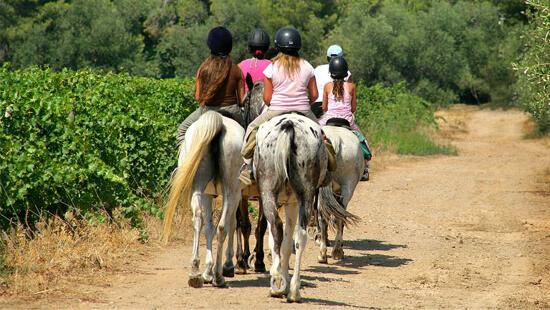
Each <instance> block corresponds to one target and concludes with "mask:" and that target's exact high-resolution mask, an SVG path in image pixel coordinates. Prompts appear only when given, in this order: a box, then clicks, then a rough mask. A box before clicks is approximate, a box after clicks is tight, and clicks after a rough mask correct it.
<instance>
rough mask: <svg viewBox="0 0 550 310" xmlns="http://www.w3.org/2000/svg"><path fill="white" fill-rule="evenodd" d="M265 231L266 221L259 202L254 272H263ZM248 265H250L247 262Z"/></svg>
mask: <svg viewBox="0 0 550 310" xmlns="http://www.w3.org/2000/svg"><path fill="white" fill-rule="evenodd" d="M266 230H267V219H266V218H265V215H264V211H263V206H262V202H261V200H260V210H259V211H258V226H256V231H255V236H256V246H255V247H254V256H255V260H254V271H256V272H265V271H266V269H265V263H264V235H265V232H266ZM249 264H250V265H252V263H251V262H250V261H249Z"/></svg>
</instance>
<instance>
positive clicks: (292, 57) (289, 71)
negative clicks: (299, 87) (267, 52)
mask: <svg viewBox="0 0 550 310" xmlns="http://www.w3.org/2000/svg"><path fill="white" fill-rule="evenodd" d="M300 60H301V59H300V56H299V55H298V53H297V52H296V53H293V54H287V53H283V52H279V54H277V56H276V57H275V58H273V60H272V61H273V63H276V62H279V64H278V65H279V67H283V69H284V74H285V75H286V77H288V78H289V79H291V80H294V78H295V77H296V75H297V74H298V73H299V72H300Z"/></svg>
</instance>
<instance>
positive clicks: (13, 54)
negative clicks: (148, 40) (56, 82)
mask: <svg viewBox="0 0 550 310" xmlns="http://www.w3.org/2000/svg"><path fill="white" fill-rule="evenodd" d="M147 11H148V6H147V5H146V2H143V3H141V4H140V5H136V2H135V1H129V0H117V1H110V0H75V1H72V2H71V3H70V4H69V3H65V2H64V1H59V2H51V3H47V4H45V5H44V6H41V7H40V8H39V9H38V11H37V13H36V14H34V15H33V16H32V17H29V18H24V19H21V20H20V23H19V24H17V25H15V26H12V27H8V29H7V31H6V32H7V33H8V37H9V48H10V57H9V58H8V60H11V62H12V65H13V66H14V67H16V68H24V67H27V66H29V65H45V64H47V65H49V66H51V67H52V68H53V69H55V70H61V69H63V68H72V69H79V68H84V67H89V66H93V67H96V68H101V69H105V70H111V71H114V72H118V71H119V70H120V69H121V68H123V67H133V66H134V65H135V66H136V67H139V66H140V61H143V58H142V55H141V50H142V45H143V43H142V41H143V37H142V35H141V29H140V27H141V22H140V19H142V18H143V17H144V14H146V12H147Z"/></svg>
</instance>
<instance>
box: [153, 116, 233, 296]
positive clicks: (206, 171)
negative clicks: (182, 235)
mask: <svg viewBox="0 0 550 310" xmlns="http://www.w3.org/2000/svg"><path fill="white" fill-rule="evenodd" d="M243 138H244V129H243V128H242V127H241V125H239V124H238V123H237V122H236V121H234V120H232V119H230V118H226V117H223V116H222V115H221V114H219V113H217V112H212V111H210V112H206V113H205V114H203V115H202V116H201V117H200V118H199V119H198V120H197V121H196V122H195V123H193V124H192V125H191V127H189V129H188V130H187V133H186V134H185V144H184V145H182V150H181V152H180V155H179V160H178V169H177V170H176V173H175V175H174V177H173V179H172V181H171V184H170V185H171V188H170V194H169V199H168V202H167V207H166V218H165V225H164V234H163V239H164V240H165V241H167V240H168V237H169V235H170V229H171V226H172V220H173V218H174V213H175V209H176V206H177V204H178V201H179V200H180V197H181V196H183V202H184V205H185V206H187V205H189V203H190V204H191V209H192V211H193V229H194V239H193V258H192V261H191V268H192V270H191V273H190V275H189V281H188V283H189V286H191V287H201V286H202V285H203V283H204V282H206V283H210V282H212V284H213V285H214V286H224V285H225V279H224V276H232V275H233V274H234V265H233V254H234V252H233V234H234V232H235V226H236V220H235V218H236V211H237V206H238V204H239V201H240V198H241V197H240V194H241V183H240V181H239V179H238V178H237V177H238V173H239V167H240V166H241V164H242V162H243V160H242V157H241V148H242V143H243ZM217 195H222V196H223V203H222V214H221V218H220V221H219V223H218V227H217V237H218V248H217V252H216V261H215V265H214V262H213V257H212V239H213V238H214V233H215V230H214V224H213V222H212V199H213V197H214V196H217ZM203 211H204V221H205V222H206V223H205V226H204V234H205V236H206V268H205V271H204V272H203V273H202V275H201V274H200V272H199V264H200V259H199V241H200V232H201V229H202V225H203V217H202V216H203ZM227 236H229V240H228V245H227V250H226V260H225V263H224V265H223V271H222V265H221V261H222V250H223V244H224V241H225V238H226V237H227Z"/></svg>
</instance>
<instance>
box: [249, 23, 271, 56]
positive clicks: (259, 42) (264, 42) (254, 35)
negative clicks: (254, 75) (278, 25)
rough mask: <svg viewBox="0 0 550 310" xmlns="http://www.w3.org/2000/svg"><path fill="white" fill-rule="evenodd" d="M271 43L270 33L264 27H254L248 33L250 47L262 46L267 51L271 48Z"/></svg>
mask: <svg viewBox="0 0 550 310" xmlns="http://www.w3.org/2000/svg"><path fill="white" fill-rule="evenodd" d="M269 43H270V42H269V35H268V34H267V32H266V31H265V30H263V29H260V28H258V29H254V30H252V32H251V33H250V34H249V35H248V46H249V47H261V48H262V49H265V50H266V51H267V50H268V49H269Z"/></svg>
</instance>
